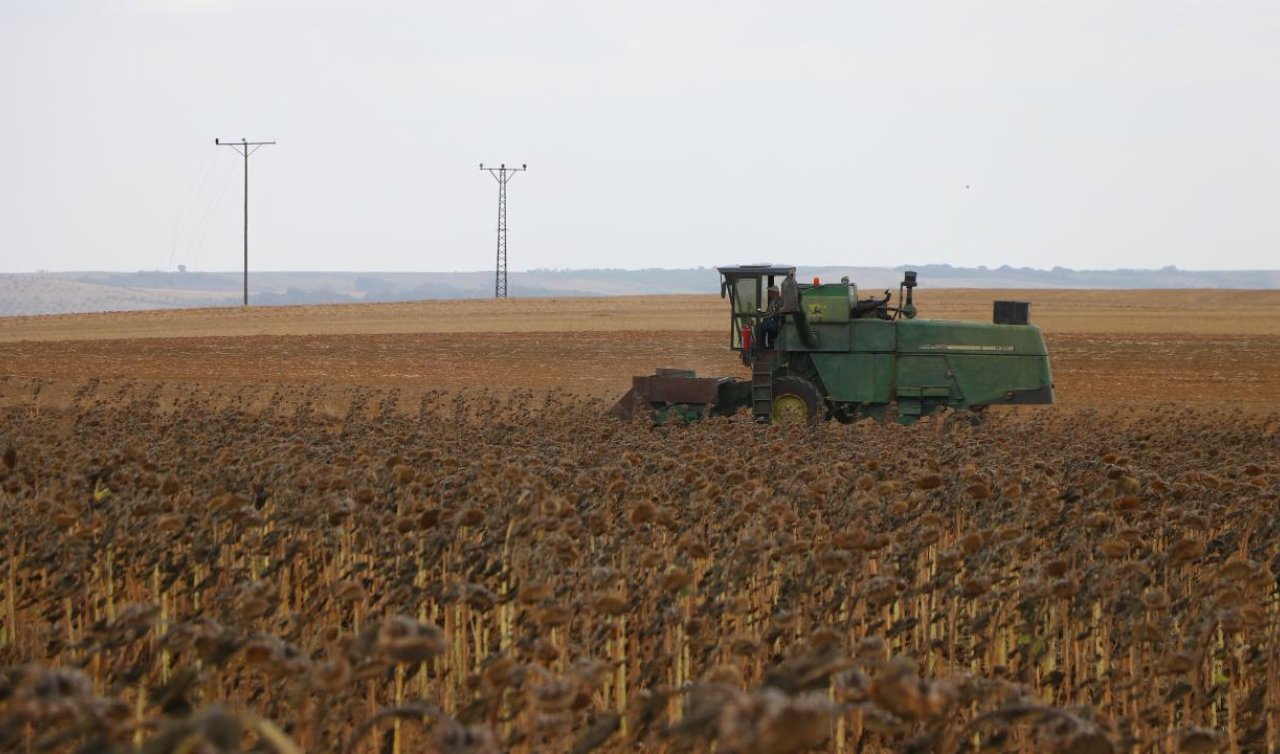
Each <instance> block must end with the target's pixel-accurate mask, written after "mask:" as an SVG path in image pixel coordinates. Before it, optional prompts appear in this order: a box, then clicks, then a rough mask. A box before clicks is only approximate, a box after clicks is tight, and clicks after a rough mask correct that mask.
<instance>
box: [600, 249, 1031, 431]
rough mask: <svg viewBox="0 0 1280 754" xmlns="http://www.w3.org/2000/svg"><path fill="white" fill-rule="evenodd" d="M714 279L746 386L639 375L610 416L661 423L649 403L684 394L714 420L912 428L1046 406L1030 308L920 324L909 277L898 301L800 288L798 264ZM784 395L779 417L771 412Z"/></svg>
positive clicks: (681, 373)
mask: <svg viewBox="0 0 1280 754" xmlns="http://www.w3.org/2000/svg"><path fill="white" fill-rule="evenodd" d="M719 272H720V275H721V295H722V296H724V297H727V298H729V299H730V336H729V347H730V348H731V349H733V350H735V351H738V352H739V353H740V354H741V356H742V360H743V363H744V364H746V365H748V366H750V367H751V368H752V378H751V379H750V380H742V379H737V378H731V377H720V378H716V377H696V376H695V375H694V374H693V373H692V372H691V371H688V370H659V373H658V374H657V375H654V376H652V377H646V378H636V380H635V387H633V389H632V391H631V392H628V393H627V395H626V396H624V397H623V399H622V400H621V401H619V402H618V404H617V405H616V406H615V407H614V409H613V411H612V412H611V413H612V414H613V415H615V416H618V417H621V418H630V417H633V416H635V415H637V413H638V412H641V411H647V412H648V414H649V415H650V416H651V417H661V418H666V417H667V416H668V415H669V414H670V413H671V409H672V408H673V406H672V405H671V404H670V403H664V402H663V401H661V400H653V399H652V398H653V397H655V396H663V395H679V394H683V393H685V392H689V391H695V392H699V393H700V394H707V395H710V394H714V395H715V396H716V399H715V400H714V401H713V402H712V403H711V404H710V405H709V409H710V413H714V414H717V415H727V414H733V413H735V412H737V411H739V410H742V409H745V408H750V409H751V410H752V413H753V415H754V416H755V417H756V418H757V419H758V420H759V421H762V422H770V421H776V420H779V419H780V418H781V417H786V419H787V420H792V421H794V420H797V417H798V418H799V419H798V420H801V421H805V422H814V421H818V420H820V419H823V418H835V419H838V420H841V421H853V420H856V419H858V418H862V417H874V418H877V419H884V418H888V417H890V416H892V417H895V418H896V419H897V420H898V421H900V422H902V423H908V424H909V423H911V422H914V421H916V420H917V419H919V418H920V417H922V416H928V415H929V414H932V413H934V412H936V411H939V410H941V409H944V408H946V409H953V410H955V411H962V412H966V415H967V416H968V417H969V418H970V419H976V418H980V417H981V415H982V414H981V412H983V411H984V410H985V409H986V408H987V407H988V406H993V405H1002V404H1036V403H1040V404H1043V403H1053V376H1052V373H1051V371H1050V369H1049V353H1048V350H1047V349H1046V348H1045V344H1044V337H1043V336H1042V335H1041V332H1040V329H1039V328H1038V327H1035V326H1034V325H1032V324H1030V321H1029V311H1030V305H1029V304H1027V303H1026V302H1007V301H998V302H995V306H994V307H993V311H994V316H993V320H994V321H993V322H991V323H983V322H952V321H946V320H929V319H917V318H916V314H917V312H916V308H915V305H914V303H913V301H912V294H913V291H914V289H915V287H916V275H915V273H914V272H907V273H906V275H905V278H904V280H903V282H902V285H901V286H900V287H899V289H898V301H897V304H896V305H893V304H891V300H892V295H891V293H890V292H889V291H885V294H884V295H883V296H882V297H870V298H859V297H858V289H857V286H855V285H854V284H852V283H850V282H848V281H847V280H844V281H841V282H840V283H835V284H832V283H827V284H822V283H819V282H818V281H816V280H815V281H814V284H812V285H808V284H802V283H799V282H797V281H796V279H795V268H794V267H786V266H776V265H742V266H738V267H721V268H719ZM680 380H685V381H686V382H676V381H680ZM779 397H781V399H782V403H781V404H779V405H786V406H787V407H788V410H787V411H785V412H782V411H774V410H773V409H774V400H775V398H779ZM801 406H803V407H804V410H803V411H801V410H799V407H801ZM969 412H973V413H969ZM690 418H692V417H690ZM971 423H972V422H971Z"/></svg>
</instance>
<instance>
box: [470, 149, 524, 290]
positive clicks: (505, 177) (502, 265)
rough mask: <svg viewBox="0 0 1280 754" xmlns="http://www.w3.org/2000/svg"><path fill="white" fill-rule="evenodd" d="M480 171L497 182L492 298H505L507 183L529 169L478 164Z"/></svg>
mask: <svg viewBox="0 0 1280 754" xmlns="http://www.w3.org/2000/svg"><path fill="white" fill-rule="evenodd" d="M480 169H481V170H484V171H486V172H488V173H489V175H491V176H493V179H494V180H495V181H497V182H498V263H497V268H496V270H495V271H494V281H493V297H494V298H506V297H507V181H509V180H511V176H513V175H515V174H516V173H520V172H523V171H525V170H528V169H529V166H528V165H521V166H520V167H518V168H509V167H507V165H506V163H503V164H501V165H499V166H498V167H496V168H486V167H485V166H484V163H483V162H482V163H480Z"/></svg>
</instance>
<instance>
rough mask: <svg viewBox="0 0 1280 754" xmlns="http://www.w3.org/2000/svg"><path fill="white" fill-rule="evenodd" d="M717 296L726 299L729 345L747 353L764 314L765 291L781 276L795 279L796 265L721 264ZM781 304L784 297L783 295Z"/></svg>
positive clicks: (756, 335) (773, 285) (751, 348)
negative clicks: (727, 265) (727, 303)
mask: <svg viewBox="0 0 1280 754" xmlns="http://www.w3.org/2000/svg"><path fill="white" fill-rule="evenodd" d="M719 269H720V298H728V299H729V347H730V348H732V349H733V350H735V351H741V352H743V354H744V359H743V360H744V361H746V358H745V355H746V354H747V353H750V352H751V351H752V350H753V348H754V346H755V344H756V343H757V342H758V341H759V336H758V334H759V329H760V324H761V323H762V322H763V321H764V319H765V317H766V316H767V311H766V309H767V292H768V290H769V289H770V288H773V287H775V286H779V285H780V283H781V282H782V281H783V280H784V279H790V280H791V281H792V282H794V281H795V274H796V268H794V267H776V266H774V265H769V264H744V265H742V266H740V267H721V268H719ZM783 307H784V309H785V307H786V300H785V298H784V299H783Z"/></svg>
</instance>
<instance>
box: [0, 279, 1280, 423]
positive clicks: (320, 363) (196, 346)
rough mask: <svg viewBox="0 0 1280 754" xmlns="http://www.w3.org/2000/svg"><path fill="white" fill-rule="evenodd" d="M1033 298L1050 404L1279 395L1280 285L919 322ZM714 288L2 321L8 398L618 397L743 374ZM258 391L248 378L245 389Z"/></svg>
mask: <svg viewBox="0 0 1280 754" xmlns="http://www.w3.org/2000/svg"><path fill="white" fill-rule="evenodd" d="M994 298H1017V299H1023V300H1029V301H1032V302H1033V305H1032V320H1033V321H1034V322H1035V323H1036V324H1038V325H1040V326H1041V327H1042V328H1043V329H1044V331H1045V333H1046V338H1047V340H1048V343H1049V348H1050V353H1051V358H1052V360H1053V369H1054V376H1055V380H1056V383H1057V392H1058V398H1059V401H1060V403H1062V404H1063V405H1069V406H1088V407H1098V408H1108V407H1117V406H1131V407H1138V408H1144V407H1150V406H1154V405H1158V404H1160V403H1164V402H1169V401H1172V402H1174V403H1177V404H1186V405H1196V406H1212V405H1229V406H1239V407H1242V408H1245V409H1249V410H1268V409H1270V408H1272V407H1274V406H1275V405H1276V404H1277V403H1280V291H1245V292H1239V291H1060V290H1052V291H1050V290H1039V291H980V290H925V291H922V292H921V293H920V295H919V296H918V298H917V302H918V304H919V306H920V308H921V311H922V316H928V317H934V318H942V319H971V320H977V321H986V320H988V318H989V316H990V306H991V301H992V299H994ZM725 309H726V306H725V303H724V302H723V301H722V300H721V299H720V298H719V297H717V296H662V297H627V298H599V299H511V300H507V301H429V302H414V303H405V304H356V305H340V306H308V307H263V308H254V309H249V310H241V309H212V310H209V309H205V310H180V311H160V312H154V311H152V312H115V313H106V314H90V315H66V316H50V317H13V318H3V319H0V402H3V403H12V402H15V401H19V402H21V401H26V400H29V399H30V398H31V397H32V396H33V395H36V394H37V393H38V394H39V396H40V398H39V400H40V401H41V402H45V401H50V402H53V403H60V402H62V401H64V400H69V399H70V398H71V397H72V396H74V395H75V394H76V393H77V392H79V393H80V394H82V395H83V394H84V393H85V392H86V390H87V388H86V381H88V380H91V379H93V380H96V382H94V383H93V391H94V392H99V393H100V392H103V391H106V390H119V389H130V390H137V389H144V388H147V387H148V386H152V385H157V384H166V385H170V387H169V388H166V389H169V390H178V389H180V388H179V387H178V386H177V385H178V384H186V385H192V386H199V387H201V388H226V389H228V390H230V389H232V388H234V389H235V390H239V391H244V390H246V389H247V390H250V391H251V392H253V393H254V394H257V393H261V392H263V391H268V390H274V389H275V388H274V387H272V386H275V385H279V384H288V385H294V386H315V387H325V388H327V389H338V390H339V392H342V391H350V390H354V389H357V388H359V387H377V388H394V389H398V390H400V391H401V400H402V402H404V403H405V404H407V405H412V404H415V403H416V401H417V397H418V396H420V395H421V394H423V393H424V392H428V391H431V390H436V389H454V388H491V389H496V390H503V391H506V390H511V389H521V388H528V389H532V390H538V391H541V390H547V389H552V388H557V387H559V388H563V389H566V390H569V391H571V392H575V393H581V394H586V395H591V396H595V397H602V398H603V397H611V396H616V395H620V394H621V393H622V392H623V391H625V390H626V388H627V387H628V385H629V378H630V376H631V375H634V374H645V373H650V372H651V371H652V369H653V368H654V367H658V366H684V367H691V368H694V369H697V370H698V372H699V373H702V374H739V375H745V370H744V369H743V368H742V366H741V365H740V363H739V362H738V361H737V359H736V357H735V355H734V354H733V353H731V352H730V351H728V350H727V348H726V347H725V346H726V340H727V333H726V332H725V331H726V328H727V324H726V317H725ZM255 386H256V387H255Z"/></svg>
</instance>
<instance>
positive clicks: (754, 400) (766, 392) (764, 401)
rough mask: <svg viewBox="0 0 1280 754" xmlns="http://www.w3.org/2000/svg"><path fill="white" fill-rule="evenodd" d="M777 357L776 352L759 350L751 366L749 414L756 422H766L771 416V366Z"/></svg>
mask: <svg viewBox="0 0 1280 754" xmlns="http://www.w3.org/2000/svg"><path fill="white" fill-rule="evenodd" d="M777 355H778V352H777V351H774V350H764V349H761V350H759V351H757V352H756V359H755V361H754V362H752V364H751V413H752V415H754V416H755V419H756V421H758V422H759V421H762V422H768V421H769V420H770V419H771V418H772V416H773V364H774V361H775V360H776V358H777Z"/></svg>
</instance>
